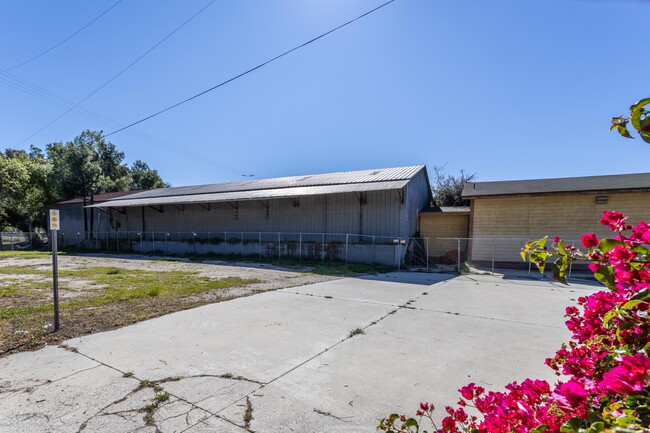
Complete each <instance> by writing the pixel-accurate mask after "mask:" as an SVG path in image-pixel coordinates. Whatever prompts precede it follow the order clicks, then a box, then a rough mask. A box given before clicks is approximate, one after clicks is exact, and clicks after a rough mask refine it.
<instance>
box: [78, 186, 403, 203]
mask: <svg viewBox="0 0 650 433" xmlns="http://www.w3.org/2000/svg"><path fill="white" fill-rule="evenodd" d="M408 182H409V181H408V180H395V181H384V182H367V183H356V184H340V185H323V186H298V187H289V188H276V189H263V190H253V191H232V192H216V193H204V194H186V195H174V196H159V197H142V198H137V197H135V196H129V197H128V198H124V199H117V200H110V201H107V202H104V203H101V204H96V205H92V206H87V207H133V206H159V205H165V204H178V205H180V204H193V203H215V202H227V201H244V200H266V199H278V198H286V197H300V196H306V195H320V194H337V193H345V192H366V191H383V190H391V189H400V188H403V187H404V186H405V185H406V184H407V183H408Z"/></svg>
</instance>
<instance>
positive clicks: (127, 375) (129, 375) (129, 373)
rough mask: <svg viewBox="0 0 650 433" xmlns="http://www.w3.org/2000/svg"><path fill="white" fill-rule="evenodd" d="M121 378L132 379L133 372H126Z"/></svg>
mask: <svg viewBox="0 0 650 433" xmlns="http://www.w3.org/2000/svg"><path fill="white" fill-rule="evenodd" d="M122 377H133V372H132V371H127V372H126V373H124V374H123V375H122Z"/></svg>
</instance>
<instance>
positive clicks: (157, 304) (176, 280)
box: [0, 254, 337, 356]
mask: <svg viewBox="0 0 650 433" xmlns="http://www.w3.org/2000/svg"><path fill="white" fill-rule="evenodd" d="M59 270H60V279H59V286H60V303H61V331H60V332H57V333H52V332H51V331H52V329H53V318H52V315H53V311H52V305H51V304H52V284H51V277H52V274H51V257H49V256H47V255H43V256H42V257H38V256H36V257H31V256H30V257H27V258H26V257H14V256H2V257H0V356H2V355H5V354H8V353H12V352H15V351H21V350H30V349H35V348H39V347H42V346H44V345H47V344H52V343H56V342H60V341H63V340H66V339H69V338H74V337H78V336H81V335H85V334H89V333H93V332H99V331H105V330H110V329H114V328H117V327H120V326H124V325H128V324H132V323H135V322H138V321H141V320H145V319H149V318H152V317H157V316H160V315H163V314H168V313H172V312H175V311H180V310H185V309H188V308H194V307H198V306H201V305H205V304H209V303H213V302H220V301H225V300H230V299H234V298H238V297H242V296H249V295H252V294H255V293H260V292H264V291H267V290H275V289H279V288H285V287H294V286H301V285H305V284H313V283H317V282H321V281H328V280H332V279H335V278H337V277H333V276H328V275H318V274H314V273H310V272H306V271H308V270H309V269H308V268H304V269H301V268H297V269H285V268H280V267H277V266H272V265H270V264H260V263H232V262H219V261H209V262H204V263H201V262H190V261H189V260H182V259H177V260H162V259H161V258H160V257H146V256H136V255H129V256H126V255H120V256H114V255H108V254H107V255H101V254H99V255H92V256H89V255H64V256H61V257H59Z"/></svg>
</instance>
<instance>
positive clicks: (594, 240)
mask: <svg viewBox="0 0 650 433" xmlns="http://www.w3.org/2000/svg"><path fill="white" fill-rule="evenodd" d="M599 242H600V240H599V239H598V236H596V235H595V234H594V233H591V234H589V233H585V234H584V235H582V245H584V246H585V248H591V247H597V246H598V243H599Z"/></svg>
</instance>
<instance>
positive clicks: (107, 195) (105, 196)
mask: <svg viewBox="0 0 650 433" xmlns="http://www.w3.org/2000/svg"><path fill="white" fill-rule="evenodd" d="M141 192H142V191H117V192H102V193H99V194H95V195H94V196H93V201H94V202H95V203H101V202H104V201H107V200H112V199H115V198H119V197H124V196H127V195H133V194H138V193H141ZM83 202H84V199H83V198H81V197H76V198H72V199H70V200H63V201H59V202H56V203H55V204H76V203H83ZM86 203H90V196H87V197H86Z"/></svg>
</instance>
